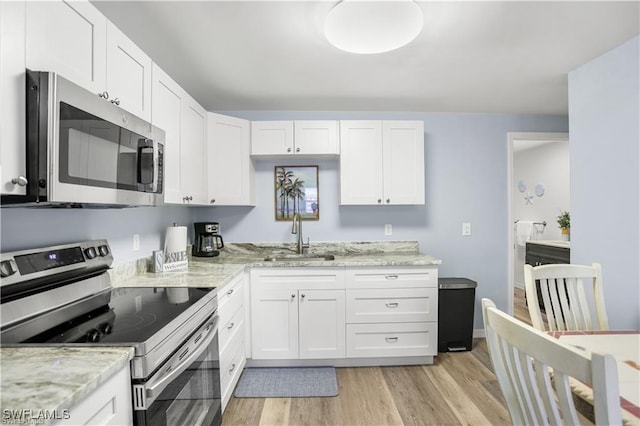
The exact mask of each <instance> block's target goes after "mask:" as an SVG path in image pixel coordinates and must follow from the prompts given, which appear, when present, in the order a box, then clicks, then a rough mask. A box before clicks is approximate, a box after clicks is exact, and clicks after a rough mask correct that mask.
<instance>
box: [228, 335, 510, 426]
mask: <svg viewBox="0 0 640 426" xmlns="http://www.w3.org/2000/svg"><path fill="white" fill-rule="evenodd" d="M473 345H474V347H473V350H472V351H469V352H458V353H441V354H439V355H438V356H437V357H436V361H435V363H434V364H433V365H425V366H403V367H360V368H336V372H337V376H338V387H339V395H338V396H336V397H332V398H236V397H232V398H231V401H230V402H229V405H228V406H227V409H226V410H225V413H224V416H223V419H222V423H223V425H502V424H505V425H506V424H510V418H509V413H508V412H507V410H506V407H505V403H504V399H503V397H502V393H501V391H500V388H499V386H498V382H497V380H496V378H495V376H494V374H493V372H492V370H491V367H490V362H489V354H488V352H487V346H486V343H485V341H484V339H475V340H474V343H473Z"/></svg>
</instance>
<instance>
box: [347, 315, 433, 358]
mask: <svg viewBox="0 0 640 426" xmlns="http://www.w3.org/2000/svg"><path fill="white" fill-rule="evenodd" d="M437 332H438V325H437V323H435V322H422V323H398V324H347V358H369V357H400V356H430V355H436V354H437V350H438V340H437Z"/></svg>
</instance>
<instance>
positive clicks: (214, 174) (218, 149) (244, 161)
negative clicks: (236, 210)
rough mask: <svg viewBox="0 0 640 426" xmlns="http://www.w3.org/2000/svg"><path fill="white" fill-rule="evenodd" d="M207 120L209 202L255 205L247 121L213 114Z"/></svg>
mask: <svg viewBox="0 0 640 426" xmlns="http://www.w3.org/2000/svg"><path fill="white" fill-rule="evenodd" d="M207 121H208V131H207V138H208V143H207V153H208V154H207V157H208V164H209V165H210V166H211V167H209V172H208V182H209V185H208V192H209V197H208V198H209V203H210V204H212V205H217V206H218V205H223V206H224V205H227V206H230V205H231V206H251V205H254V192H253V177H254V167H253V163H252V162H251V158H250V157H249V154H250V151H251V134H250V130H251V125H250V122H249V121H248V120H244V119H242V118H236V117H229V116H226V115H221V114H214V113H208V114H207Z"/></svg>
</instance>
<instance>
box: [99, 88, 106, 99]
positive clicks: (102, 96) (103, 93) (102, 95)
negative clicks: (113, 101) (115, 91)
mask: <svg viewBox="0 0 640 426" xmlns="http://www.w3.org/2000/svg"><path fill="white" fill-rule="evenodd" d="M98 96H100V97H101V98H102V99H109V92H107V91H106V90H105V91H104V92H102V93H98Z"/></svg>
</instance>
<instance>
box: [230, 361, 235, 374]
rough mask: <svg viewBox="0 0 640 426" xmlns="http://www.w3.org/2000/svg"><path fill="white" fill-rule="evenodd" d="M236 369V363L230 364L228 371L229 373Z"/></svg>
mask: <svg viewBox="0 0 640 426" xmlns="http://www.w3.org/2000/svg"><path fill="white" fill-rule="evenodd" d="M235 369H236V363H235V362H234V363H233V364H231V368H230V369H229V373H231V372H232V371H233V370H235Z"/></svg>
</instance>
